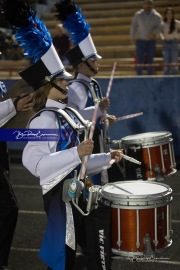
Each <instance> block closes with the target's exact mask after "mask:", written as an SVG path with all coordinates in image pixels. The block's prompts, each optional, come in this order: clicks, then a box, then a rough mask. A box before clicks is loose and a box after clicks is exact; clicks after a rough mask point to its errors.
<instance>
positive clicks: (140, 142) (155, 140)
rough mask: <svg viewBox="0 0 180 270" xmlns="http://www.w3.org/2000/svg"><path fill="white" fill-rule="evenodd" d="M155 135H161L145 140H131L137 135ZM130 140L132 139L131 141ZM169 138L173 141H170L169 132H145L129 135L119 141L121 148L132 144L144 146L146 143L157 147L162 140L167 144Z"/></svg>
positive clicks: (170, 134)
mask: <svg viewBox="0 0 180 270" xmlns="http://www.w3.org/2000/svg"><path fill="white" fill-rule="evenodd" d="M150 133H152V134H154V135H155V134H157V133H163V134H164V136H163V134H161V135H159V136H151V137H147V138H139V139H138V138H132V137H133V136H138V135H145V134H150ZM131 138H132V139H131ZM169 138H171V141H173V139H172V133H171V132H169V131H154V132H145V133H137V134H134V135H129V136H126V137H123V138H122V139H121V144H122V146H125V145H132V144H137V145H145V143H148V145H151V144H152V145H153V146H154V145H155V144H157V145H158V142H161V144H162V140H163V143H168V142H169V140H168V139H169Z"/></svg>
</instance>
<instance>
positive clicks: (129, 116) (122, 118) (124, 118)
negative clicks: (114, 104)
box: [116, 112, 143, 122]
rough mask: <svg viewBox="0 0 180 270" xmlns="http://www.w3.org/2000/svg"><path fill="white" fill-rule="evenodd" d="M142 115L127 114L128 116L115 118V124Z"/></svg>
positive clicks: (140, 113)
mask: <svg viewBox="0 0 180 270" xmlns="http://www.w3.org/2000/svg"><path fill="white" fill-rule="evenodd" d="M142 114H143V112H139V113H133V114H129V115H124V116H120V117H117V118H116V122H118V121H122V120H126V119H129V118H133V117H137V116H140V115H142Z"/></svg>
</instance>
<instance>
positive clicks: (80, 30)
mask: <svg viewBox="0 0 180 270" xmlns="http://www.w3.org/2000/svg"><path fill="white" fill-rule="evenodd" d="M76 9H77V11H76V13H74V14H72V15H68V16H67V20H66V21H65V22H64V23H63V27H64V28H65V29H66V30H67V32H68V33H69V34H70V35H72V36H71V38H70V39H71V40H73V42H74V45H77V44H79V43H80V42H81V41H82V40H83V39H85V38H86V37H87V36H88V35H89V32H90V29H91V27H90V25H89V23H88V22H87V21H86V19H85V17H84V15H83V14H82V13H81V10H80V9H79V8H78V7H77V6H76Z"/></svg>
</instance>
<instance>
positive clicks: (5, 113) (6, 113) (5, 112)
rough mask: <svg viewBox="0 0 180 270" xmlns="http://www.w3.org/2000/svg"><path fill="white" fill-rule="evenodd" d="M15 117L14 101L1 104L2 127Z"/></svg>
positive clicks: (0, 121) (0, 125)
mask: <svg viewBox="0 0 180 270" xmlns="http://www.w3.org/2000/svg"><path fill="white" fill-rule="evenodd" d="M15 115H16V109H15V107H14V103H13V102H12V99H7V100H5V101H2V102H0V127H2V126H3V125H5V124H6V123H7V122H8V121H9V120H10V119H11V118H12V117H13V116H15Z"/></svg>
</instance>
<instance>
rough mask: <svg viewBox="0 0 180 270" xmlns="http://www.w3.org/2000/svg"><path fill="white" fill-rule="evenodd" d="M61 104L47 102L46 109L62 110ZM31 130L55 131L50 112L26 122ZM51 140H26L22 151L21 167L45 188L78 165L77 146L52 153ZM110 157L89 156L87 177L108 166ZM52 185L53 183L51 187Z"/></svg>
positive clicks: (44, 112)
mask: <svg viewBox="0 0 180 270" xmlns="http://www.w3.org/2000/svg"><path fill="white" fill-rule="evenodd" d="M65 106H66V105H65V104H64V103H60V102H56V101H53V100H50V99H48V100H47V103H46V107H56V108H58V109H64V108H65ZM29 128H32V129H56V128H59V126H58V121H57V117H56V115H55V113H54V112H51V111H43V112H42V113H41V115H40V116H37V117H36V118H34V119H33V120H32V121H31V122H30V126H29ZM56 147H57V142H55V141H40V142H39V141H29V142H28V143H27V145H26V146H25V148H24V150H23V157H22V162H23V165H24V166H25V167H26V168H27V169H28V170H29V171H30V172H31V173H32V174H33V175H35V176H36V177H39V178H40V185H41V186H42V187H43V189H46V186H47V185H51V184H52V185H53V186H54V185H55V184H56V181H57V183H58V182H60V181H61V180H62V179H63V178H64V177H65V176H66V175H67V174H69V173H70V171H72V170H73V169H74V168H76V166H78V165H79V164H81V159H80V158H79V155H78V152H77V147H72V148H71V149H66V150H63V151H58V152H56ZM110 160H111V157H110V154H109V153H107V154H105V153H102V154H95V155H91V156H89V159H88V165H87V174H88V175H92V174H96V173H99V172H100V171H102V170H104V169H107V168H109V167H110V165H109V162H110ZM53 183H54V184H53Z"/></svg>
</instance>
